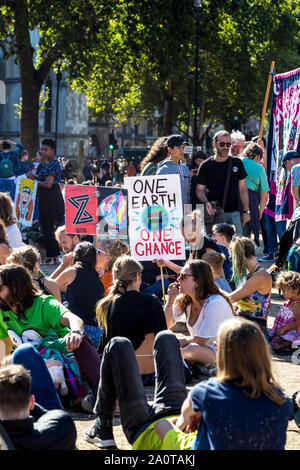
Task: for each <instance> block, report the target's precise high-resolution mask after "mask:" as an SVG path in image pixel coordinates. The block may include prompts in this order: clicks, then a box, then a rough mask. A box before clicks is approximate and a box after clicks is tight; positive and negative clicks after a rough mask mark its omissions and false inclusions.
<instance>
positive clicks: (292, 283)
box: [269, 271, 300, 351]
mask: <svg viewBox="0 0 300 470" xmlns="http://www.w3.org/2000/svg"><path fill="white" fill-rule="evenodd" d="M275 285H276V287H277V288H278V289H280V291H281V295H282V297H283V298H284V300H285V304H284V305H282V307H281V308H280V310H279V312H278V315H277V317H276V319H275V322H274V325H273V328H272V329H271V330H270V331H269V338H270V343H271V345H272V347H273V349H274V350H275V351H283V350H289V349H291V347H292V345H293V343H298V344H300V273H296V272H293V271H282V272H281V273H280V274H279V275H278V276H277V278H276V283H275Z"/></svg>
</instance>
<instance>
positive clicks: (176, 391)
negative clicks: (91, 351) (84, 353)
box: [94, 330, 187, 444]
mask: <svg viewBox="0 0 300 470" xmlns="http://www.w3.org/2000/svg"><path fill="white" fill-rule="evenodd" d="M153 357H154V362H155V389H154V399H153V403H152V405H151V406H150V405H149V404H148V402H147V397H146V394H145V390H144V386H143V382H142V379H141V375H140V371H139V367H138V363H137V361H136V356H135V353H134V350H133V347H132V344H131V342H130V341H129V339H127V338H123V337H120V336H116V337H115V338H112V339H111V340H110V341H109V342H108V344H107V345H106V346H105V348H104V352H103V356H102V362H101V369H100V382H99V387H98V394H97V401H96V405H95V408H94V412H96V413H97V414H98V416H99V418H100V419H104V420H105V421H106V420H107V421H110V422H111V421H112V417H113V411H114V407H115V402H116V399H118V401H119V406H120V415H121V422H122V427H123V431H124V434H125V436H126V438H127V440H128V442H129V443H130V444H132V443H133V442H134V441H135V440H136V439H137V437H138V436H139V435H140V434H141V433H142V432H143V431H144V430H145V429H146V428H147V426H149V424H151V423H153V422H154V421H156V420H157V419H159V418H163V417H164V416H170V415H173V414H174V415H176V414H180V410H181V405H182V403H183V401H184V400H185V398H186V396H187V390H186V387H185V375H184V368H183V360H182V356H181V353H180V347H179V342H178V340H177V338H176V336H175V335H174V333H172V332H171V331H167V330H165V331H161V332H159V333H158V334H157V335H156V338H155V341H154V346H153Z"/></svg>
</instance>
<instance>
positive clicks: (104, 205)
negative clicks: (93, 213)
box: [97, 186, 128, 239]
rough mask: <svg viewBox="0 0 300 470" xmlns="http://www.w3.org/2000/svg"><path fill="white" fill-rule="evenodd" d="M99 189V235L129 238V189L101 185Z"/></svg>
mask: <svg viewBox="0 0 300 470" xmlns="http://www.w3.org/2000/svg"><path fill="white" fill-rule="evenodd" d="M97 189H98V224H97V235H98V237H99V238H100V239H101V238H107V237H108V236H109V238H114V239H117V238H127V236H128V232H127V225H128V215H127V190H126V189H123V188H122V189H120V188H113V187H105V186H100V187H98V188H97Z"/></svg>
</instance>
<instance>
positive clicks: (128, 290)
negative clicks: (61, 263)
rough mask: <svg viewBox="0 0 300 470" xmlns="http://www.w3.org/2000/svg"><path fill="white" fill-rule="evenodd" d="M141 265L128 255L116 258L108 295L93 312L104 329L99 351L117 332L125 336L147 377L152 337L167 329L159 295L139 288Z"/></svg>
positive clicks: (150, 363) (151, 361)
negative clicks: (141, 290) (144, 292)
mask: <svg viewBox="0 0 300 470" xmlns="http://www.w3.org/2000/svg"><path fill="white" fill-rule="evenodd" d="M142 269H143V268H142V265H141V264H140V263H139V262H138V261H136V260H135V259H133V258H132V257H131V256H128V255H124V256H120V257H119V258H117V260H116V261H115V263H114V265H113V268H112V270H113V284H112V286H111V287H110V288H109V290H108V295H107V296H106V297H104V298H103V299H102V300H100V301H99V302H98V304H97V307H96V314H97V319H98V323H99V325H100V326H101V327H102V329H103V335H102V338H101V345H100V348H99V351H100V352H101V353H102V352H103V350H104V347H105V346H106V344H107V343H108V342H109V340H110V339H112V338H114V337H116V336H124V337H126V338H128V339H129V340H130V341H131V343H132V346H133V349H134V350H135V353H136V355H137V360H138V364H139V368H140V373H141V375H145V376H146V377H144V380H145V381H146V380H148V377H147V376H148V374H152V373H153V372H154V362H153V357H152V350H153V342H154V338H155V335H156V334H157V333H158V332H159V331H161V330H165V329H166V321H165V317H164V312H163V309H162V306H161V303H160V301H159V300H158V298H157V297H156V296H155V295H149V294H143V293H141V292H140V285H141V273H142Z"/></svg>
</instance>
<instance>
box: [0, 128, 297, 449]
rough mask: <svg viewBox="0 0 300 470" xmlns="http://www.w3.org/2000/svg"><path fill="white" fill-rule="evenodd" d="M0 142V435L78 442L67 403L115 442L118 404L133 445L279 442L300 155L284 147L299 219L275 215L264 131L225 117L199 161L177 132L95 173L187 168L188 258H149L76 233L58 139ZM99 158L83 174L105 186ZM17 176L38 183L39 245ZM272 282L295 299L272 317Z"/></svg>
mask: <svg viewBox="0 0 300 470" xmlns="http://www.w3.org/2000/svg"><path fill="white" fill-rule="evenodd" d="M0 143H2V149H3V150H2V152H1V153H0V238H1V240H0V360H1V364H0V436H1V435H2V436H3V435H4V436H5V437H6V439H7V441H8V442H9V445H10V446H11V448H14V449H28V450H46V449H48V450H50V449H53V450H58V449H60V450H73V449H75V448H76V438H77V434H76V427H75V424H74V421H73V419H72V417H71V414H70V411H79V412H85V413H89V414H94V415H95V422H94V423H93V425H92V426H91V427H90V428H89V429H88V430H87V431H86V433H85V438H86V440H87V441H88V442H90V443H93V444H95V445H96V446H98V447H101V448H109V447H115V446H116V443H115V439H114V434H113V416H114V413H116V411H117V410H118V412H119V413H120V417H121V423H122V428H123V431H124V434H125V436H126V439H127V440H128V442H129V444H130V445H131V446H132V448H133V449H134V450H143V449H144V450H188V449H195V450H209V449H216V450H220V449H232V450H240V449H243V450H245V449H248V450H273V449H274V450H282V449H284V447H285V443H286V431H287V426H288V423H289V421H290V420H293V419H294V420H295V422H296V424H297V426H298V427H300V411H299V407H300V391H299V390H300V386H299V387H298V390H295V392H294V394H293V395H292V396H291V397H289V396H287V394H286V393H285V392H284V389H283V386H282V384H279V383H278V382H277V381H276V379H275V377H274V374H273V371H272V363H271V356H272V354H293V352H294V351H296V349H297V348H299V347H300V261H299V257H300V234H299V225H300V222H299V219H300V217H299V215H297V214H298V207H299V200H300V196H299V185H300V178H299V176H300V154H298V153H297V152H296V151H288V152H286V153H285V154H284V156H283V159H282V165H283V166H284V167H285V168H286V170H287V172H288V173H289V177H290V191H291V195H292V196H293V199H294V207H295V210H294V214H293V218H292V220H291V221H290V223H289V225H288V226H287V224H286V222H285V223H284V224H283V223H281V222H278V223H277V222H275V220H269V219H271V217H270V216H269V215H267V214H266V212H265V208H266V206H267V203H268V197H269V191H270V188H269V183H268V178H267V174H266V168H267V161H266V151H265V143H264V141H263V139H259V138H253V139H252V141H251V142H246V141H245V137H244V136H243V135H242V134H241V133H239V132H235V133H232V134H230V133H229V132H227V131H225V130H222V131H219V132H217V133H216V134H215V136H214V139H213V147H214V155H213V156H208V155H206V154H205V153H204V152H202V151H199V152H197V153H196V154H195V155H194V156H193V159H192V161H191V162H189V161H187V160H186V158H185V157H186V155H185V153H184V147H185V144H186V142H185V141H184V139H183V137H182V136H181V135H171V136H167V137H161V138H159V139H158V140H157V141H156V142H155V143H154V144H153V146H152V147H151V149H150V150H149V153H148V154H147V156H146V157H145V158H144V160H143V161H142V162H141V164H140V168H136V167H134V166H133V164H130V165H128V166H127V168H125V166H124V168H123V169H122V170H120V169H119V168H117V167H116V166H114V167H113V168H110V166H109V164H108V163H107V162H103V163H102V164H101V167H100V168H99V169H98V170H99V174H98V173H97V175H98V176H97V184H98V185H100V186H114V185H118V186H119V187H122V182H121V181H119V180H118V177H117V175H118V174H119V173H120V171H124V174H125V172H126V176H127V177H130V176H135V175H136V174H140V175H141V176H142V177H145V178H147V176H149V175H150V176H151V175H173V174H176V175H179V178H180V186H181V194H182V205H183V214H184V215H183V217H182V220H181V221H180V230H181V232H182V235H183V237H184V239H185V242H186V260H185V261H183V262H180V261H178V260H171V259H153V260H152V261H144V262H139V261H137V260H136V259H134V258H133V257H132V256H131V254H130V249H129V243H126V242H125V241H121V240H119V239H116V240H111V239H103V240H101V241H100V243H99V244H98V243H95V241H94V239H93V237H91V236H82V235H78V234H76V235H74V234H70V233H67V232H66V226H65V203H64V197H63V191H62V181H65V179H67V181H69V180H70V177H71V176H72V165H71V163H70V161H64V162H62V161H59V160H58V158H57V157H56V148H55V142H54V141H53V140H52V139H44V140H43V141H42V145H41V152H39V153H38V155H37V156H36V158H35V159H33V160H32V161H30V160H29V159H28V153H27V152H26V149H25V148H24V147H23V146H22V145H21V144H15V142H12V141H10V140H5V141H2V142H0ZM14 146H16V149H17V150H13V147H14ZM24 152H25V154H27V156H26V155H25V154H24ZM62 163H63V164H62ZM115 163H116V162H115ZM121 163H122V162H121ZM121 163H120V162H119V164H120V165H121ZM123 163H124V162H123ZM90 167H91V165H90V162H89V161H88V160H86V161H85V162H84V167H83V169H82V171H83V175H85V182H86V183H87V184H94V180H93V176H92V175H93V172H92V171H91V172H89V170H90V169H91V168H90ZM98 170H97V171H98ZM63 172H64V175H63ZM22 174H24V175H26V176H27V178H29V179H31V180H34V181H36V182H37V188H38V189H37V203H36V208H35V215H34V220H37V221H38V230H39V232H40V234H41V236H42V238H41V240H42V245H36V246H33V243H32V242H29V241H28V239H26V238H24V236H23V237H22V235H24V234H23V233H22V231H20V227H19V226H18V221H17V219H16V216H15V213H14V206H13V203H14V198H15V192H16V191H15V190H16V188H15V178H16V177H17V176H19V175H22ZM74 183H75V181H73V184H74ZM69 184H72V183H71V182H70V183H69ZM187 207H188V208H189V210H188V211H186V210H185V209H186V208H187ZM23 238H24V241H23ZM261 242H263V250H264V256H263V257H262V258H259V257H258V256H257V247H259V246H260V245H261ZM41 246H42V249H41ZM61 253H62V257H61ZM265 261H270V262H273V265H272V266H271V267H270V268H269V269H267V268H266V265H264V264H262V263H264V262H265ZM45 265H50V266H53V269H52V272H51V274H49V275H48V276H46V275H45V273H44V272H43V266H45ZM272 288H276V289H278V292H279V293H280V295H281V296H282V298H283V299H284V304H283V305H282V307H281V308H280V310H279V312H278V314H277V316H276V318H275V321H274V324H273V325H272V328H269V327H268V313H269V309H270V305H271V302H272V299H271V293H272ZM165 294H166V295H165ZM178 328H180V331H185V333H184V335H180V338H179V337H178V335H176V331H178ZM182 329H183V330H182ZM189 384H190V386H191V390H190V391H189V392H188V389H187V385H189ZM149 385H153V386H154V399H153V403H152V404H151V406H150V405H149V404H148V402H147V398H146V394H145V386H149ZM283 385H284V384H283Z"/></svg>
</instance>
